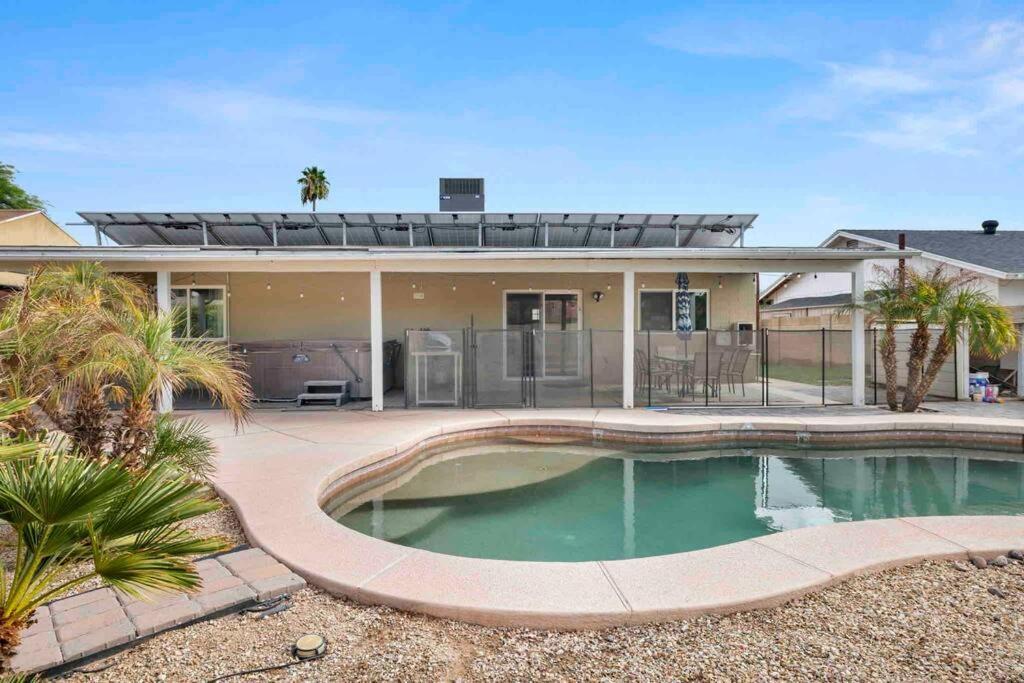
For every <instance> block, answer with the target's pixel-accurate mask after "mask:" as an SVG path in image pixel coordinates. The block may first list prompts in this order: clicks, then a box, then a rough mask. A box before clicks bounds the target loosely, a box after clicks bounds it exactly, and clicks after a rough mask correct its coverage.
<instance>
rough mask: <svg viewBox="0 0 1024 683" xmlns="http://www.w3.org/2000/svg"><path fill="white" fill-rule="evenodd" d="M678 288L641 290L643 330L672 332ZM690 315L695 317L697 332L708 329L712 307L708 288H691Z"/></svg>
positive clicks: (641, 325) (640, 316)
mask: <svg viewBox="0 0 1024 683" xmlns="http://www.w3.org/2000/svg"><path fill="white" fill-rule="evenodd" d="M678 291H679V290H676V289H642V290H640V315H639V316H638V322H639V327H640V329H641V330H650V331H651V332H672V331H674V330H675V329H676V294H677V293H678ZM689 292H690V316H691V317H692V318H693V329H694V331H695V332H703V331H706V330H707V329H708V320H709V319H710V317H711V315H710V309H709V308H708V292H707V290H700V289H691V290H689Z"/></svg>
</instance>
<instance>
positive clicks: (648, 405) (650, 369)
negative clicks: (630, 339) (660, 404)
mask: <svg viewBox="0 0 1024 683" xmlns="http://www.w3.org/2000/svg"><path fill="white" fill-rule="evenodd" d="M652 369H653V368H651V331H650V330H647V407H648V408H650V407H651V400H652V399H651V387H652V386H653V385H654V382H653V381H652V380H653V379H654V375H652V374H651V371H652Z"/></svg>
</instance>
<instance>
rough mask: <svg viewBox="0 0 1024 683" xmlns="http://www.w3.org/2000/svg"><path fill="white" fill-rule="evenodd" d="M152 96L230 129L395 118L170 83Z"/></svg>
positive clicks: (300, 100)
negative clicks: (232, 127) (247, 125)
mask: <svg viewBox="0 0 1024 683" xmlns="http://www.w3.org/2000/svg"><path fill="white" fill-rule="evenodd" d="M153 94H154V95H155V96H156V97H157V98H159V99H161V100H162V101H164V102H166V103H167V104H168V105H169V106H171V107H174V108H176V109H178V110H180V111H184V112H187V113H190V114H192V115H194V116H196V117H198V118H201V119H205V120H219V121H221V122H223V123H227V124H231V125H240V124H266V123H287V122H289V121H293V122H301V121H313V122H319V123H330V124H341V125H374V124H378V123H384V122H386V121H389V120H392V119H394V118H395V116H394V114H392V113H389V112H384V111H377V110H373V109H363V108H359V107H352V106H348V105H344V104H337V103H332V102H320V101H317V100H315V99H313V98H308V99H307V98H298V97H284V96H278V95H270V94H266V93H262V92H257V91H255V90H246V89H238V88H215V87H209V86H199V85H193V84H183V83H172V84H166V85H160V86H157V87H155V88H153Z"/></svg>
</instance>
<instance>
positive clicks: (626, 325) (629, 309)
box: [622, 270, 636, 408]
mask: <svg viewBox="0 0 1024 683" xmlns="http://www.w3.org/2000/svg"><path fill="white" fill-rule="evenodd" d="M635 286H636V277H635V274H634V273H633V271H631V270H627V271H626V272H624V273H623V274H622V407H623V408H632V407H633V353H634V349H633V342H634V334H633V328H635V327H636V324H635V323H634V320H635V317H634V316H635V310H634V309H635V306H636V292H635V291H634V288H635Z"/></svg>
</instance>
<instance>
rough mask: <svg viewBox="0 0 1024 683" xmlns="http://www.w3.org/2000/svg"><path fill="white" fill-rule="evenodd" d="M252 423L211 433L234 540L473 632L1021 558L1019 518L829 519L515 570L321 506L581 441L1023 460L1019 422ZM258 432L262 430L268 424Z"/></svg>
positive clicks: (508, 414)
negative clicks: (491, 445)
mask: <svg viewBox="0 0 1024 683" xmlns="http://www.w3.org/2000/svg"><path fill="white" fill-rule="evenodd" d="M320 415H321V417H312V416H304V417H294V418H288V417H281V418H273V419H269V418H266V417H260V418H257V422H256V425H255V426H253V427H250V428H249V429H248V430H247V431H246V432H245V433H243V434H240V435H237V436H235V435H232V434H230V433H224V434H223V435H222V436H221V437H220V438H218V439H217V442H218V446H219V447H220V451H221V454H220V457H219V459H218V470H217V473H216V475H215V479H214V485H215V487H216V488H217V490H218V492H219V493H220V494H221V495H222V496H223V497H224V498H225V499H226V500H228V501H229V502H230V503H231V505H232V507H233V508H234V509H235V511H236V513H237V514H238V517H239V520H240V522H241V524H242V526H243V528H244V529H245V532H246V534H247V535H248V537H249V540H250V541H251V542H252V543H253V544H256V545H258V546H260V547H262V548H263V549H264V550H266V551H267V552H268V553H270V554H271V555H273V556H274V557H276V558H277V559H278V560H280V561H281V562H283V563H284V564H286V565H288V566H289V567H290V568H291V569H292V570H293V571H294V572H295V573H297V574H299V575H301V576H302V577H304V578H305V579H306V580H307V581H308V582H309V583H311V584H314V585H317V586H320V587H321V588H324V589H325V590H327V591H329V592H331V593H334V594H338V595H344V596H347V597H349V598H352V599H354V600H357V601H360V602H365V603H374V604H384V605H389V606H392V607H395V608H398V609H403V610H408V611H415V612H422V613H426V614H431V615H434V616H438V617H446V618H452V619H458V620H462V621H469V622H473V623H478V624H483V625H488V626H515V627H531V628H544V629H585V628H601V627H609V626H617V625H624V624H635V623H644V622H654V621H666V620H671V619H679V618H686V617H692V616H697V615H701V614H709V613H725V612H734V611H740V610H747V609H755V608H763V607H770V606H774V605H778V604H781V603H783V602H786V601H788V600H791V599H793V598H795V597H798V596H800V595H803V594H805V593H808V592H810V591H813V590H818V589H820V588H823V587H825V586H828V585H832V584H834V583H836V582H838V581H841V580H843V579H845V578H848V577H850V576H855V575H857V574H862V573H866V572H872V571H879V570H882V569H886V568H890V567H895V566H900V565H905V564H909V563H913V562H918V561H921V560H924V559H949V558H967V557H968V556H969V555H975V554H976V555H980V556H983V557H993V556H995V555H998V554H1002V553H1005V552H1007V551H1009V550H1011V549H1014V548H1024V517H1013V516H947V517H916V518H893V519H884V520H871V521H862V522H844V523H842V524H833V525H828V526H822V527H809V528H804V529H797V530H793V531H784V532H779V533H775V534H771V535H768V536H761V537H757V538H754V539H749V540H745V541H740V542H737V543H731V544H728V545H723V546H717V547H714V548H708V549H705V550H697V551H691V552H684V553H675V554H671V555H661V556H655V557H646V558H638V559H630V560H612V561H592V562H523V561H506V560H487V559H477V558H468V557H459V556H453V555H443V554H439V553H433V552H429V551H424V550H418V549H414V548H409V547H405V546H400V545H396V544H393V543H389V542H387V541H382V540H378V539H374V538H372V537H370V536H367V535H364V534H361V533H358V532H356V531H353V530H351V529H348V528H346V527H344V526H342V525H340V524H338V523H336V522H335V521H334V520H332V519H331V518H330V517H328V516H327V514H326V513H324V512H323V511H322V510H321V508H320V503H321V501H323V500H324V499H325V498H326V497H328V496H330V495H332V494H333V493H335V492H336V491H337V490H339V489H340V488H347V487H349V486H353V485H357V484H358V483H360V482H365V481H366V480H368V479H369V478H374V477H378V476H380V475H381V474H382V473H383V472H385V471H387V470H389V469H391V468H398V467H401V466H402V465H403V464H404V463H405V462H407V461H408V460H410V459H412V458H415V457H416V454H417V453H419V452H421V451H422V450H423V449H424V448H429V447H432V446H434V445H436V444H449V443H457V442H460V441H466V440H471V439H478V438H480V437H481V436H514V437H518V438H538V439H544V438H580V437H592V438H597V439H599V440H605V441H611V442H615V441H617V440H618V441H625V440H630V441H641V442H646V443H658V444H665V445H682V446H692V447H715V446H725V445H743V444H745V443H746V444H753V443H754V442H755V441H756V442H760V443H764V442H768V443H775V444H784V443H794V444H795V443H800V444H807V445H822V446H825V447H836V448H839V447H843V446H847V447H853V448H857V447H869V446H878V445H887V446H888V445H893V446H895V445H919V444H927V445H946V446H953V447H985V448H1000V449H1003V450H1005V451H1007V452H1012V453H1017V454H1022V457H1024V420H1013V419H1002V418H987V419H986V418H971V417H961V416H954V415H921V414H913V415H901V414H890V413H881V412H880V414H879V415H878V416H874V415H870V416H834V417H806V418H780V417H769V416H764V417H761V416H758V415H744V416H728V417H726V416H721V417H706V416H705V417H696V416H686V415H675V414H665V413H653V412H650V411H628V410H604V409H601V410H579V409H573V410H514V411H451V412H447V411H444V412H442V411H404V412H401V413H392V414H390V415H389V414H387V413H377V414H364V415H359V416H350V417H340V416H339V414H337V413H334V414H330V413H328V414H320ZM268 423H269V424H268Z"/></svg>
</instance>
